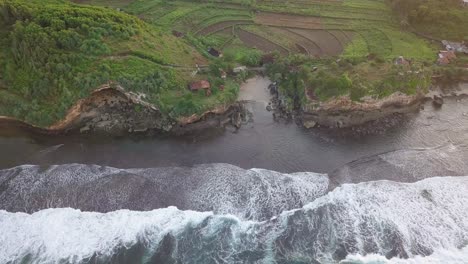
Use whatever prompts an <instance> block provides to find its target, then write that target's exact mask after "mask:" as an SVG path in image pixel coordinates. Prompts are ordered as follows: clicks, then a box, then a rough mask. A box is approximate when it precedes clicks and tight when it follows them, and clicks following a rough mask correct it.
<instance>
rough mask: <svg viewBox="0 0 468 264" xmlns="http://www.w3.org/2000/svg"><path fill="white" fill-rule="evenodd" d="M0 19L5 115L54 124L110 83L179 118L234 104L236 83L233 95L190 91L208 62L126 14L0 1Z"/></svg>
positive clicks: (54, 0) (57, 0) (56, 0)
mask: <svg viewBox="0 0 468 264" xmlns="http://www.w3.org/2000/svg"><path fill="white" fill-rule="evenodd" d="M0 15H1V16H0V23H1V28H2V30H1V31H0V39H1V42H0V45H1V49H0V50H1V52H0V58H1V61H0V84H2V85H0V114H1V115H8V116H13V117H18V118H20V119H23V120H25V121H28V122H31V123H34V124H37V125H42V126H46V125H50V124H52V123H54V122H56V121H58V120H59V119H61V118H63V117H64V115H65V113H66V111H67V110H68V109H69V108H70V107H71V105H72V104H73V103H75V102H76V101H77V100H78V99H80V98H83V97H86V96H88V95H89V93H90V92H91V91H92V90H93V89H95V88H97V87H98V86H100V85H102V84H104V83H107V82H109V81H117V82H118V83H120V84H122V85H123V86H124V87H125V88H126V89H128V90H131V91H135V92H143V93H145V94H146V95H147V99H148V101H150V102H151V103H153V104H155V105H157V106H159V107H160V108H161V110H162V111H164V112H165V113H166V114H169V115H172V116H174V117H177V116H179V115H191V114H193V113H201V112H203V111H206V110H207V109H209V108H210V107H213V105H216V104H221V103H227V102H230V101H232V100H234V99H235V98H233V96H232V95H231V94H232V93H235V91H236V87H235V86H236V84H234V83H229V84H228V85H227V89H226V90H227V91H228V92H229V93H228V94H224V93H216V92H215V93H214V95H213V96H211V97H209V98H206V97H202V96H198V95H192V94H191V92H190V91H188V90H187V88H186V87H187V83H188V81H190V80H191V78H192V77H191V72H192V71H194V70H195V64H206V59H205V58H203V57H202V56H201V55H200V54H199V53H197V52H196V51H195V50H194V49H193V48H192V47H190V46H189V45H187V43H186V42H185V41H183V40H181V39H178V38H176V37H174V36H172V35H171V34H168V33H166V32H165V31H163V30H161V29H158V28H156V27H154V26H151V25H148V24H146V23H144V22H143V21H141V20H139V19H137V18H136V17H133V16H130V15H127V14H125V13H122V12H118V11H115V10H112V9H107V8H102V7H91V6H85V5H76V4H72V3H69V2H68V1H65V0H47V1H39V0H34V1H25V0H24V1H23V0H1V1H0ZM178 65H180V66H178ZM202 77H203V76H200V78H202ZM3 86H4V87H3ZM191 96H193V102H192V104H193V107H190V108H188V107H184V108H183V110H181V106H180V103H179V99H180V98H188V97H191Z"/></svg>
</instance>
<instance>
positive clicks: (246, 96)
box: [238, 76, 271, 104]
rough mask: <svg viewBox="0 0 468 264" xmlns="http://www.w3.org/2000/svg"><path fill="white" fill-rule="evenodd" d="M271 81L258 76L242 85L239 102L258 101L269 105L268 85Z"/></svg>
mask: <svg viewBox="0 0 468 264" xmlns="http://www.w3.org/2000/svg"><path fill="white" fill-rule="evenodd" d="M270 84H271V81H270V80H269V79H267V78H264V77H260V76H256V77H253V78H251V79H248V80H247V81H246V82H245V83H243V84H242V85H241V88H240V92H239V99H238V100H239V101H256V102H264V103H265V104H268V102H269V101H270V92H269V91H268V85H270Z"/></svg>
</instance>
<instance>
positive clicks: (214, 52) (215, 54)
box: [208, 48, 223, 58]
mask: <svg viewBox="0 0 468 264" xmlns="http://www.w3.org/2000/svg"><path fill="white" fill-rule="evenodd" d="M208 53H209V54H210V55H211V56H213V57H216V58H221V57H223V53H221V51H219V50H217V49H214V48H209V49H208Z"/></svg>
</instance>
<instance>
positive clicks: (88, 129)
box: [80, 126, 91, 134]
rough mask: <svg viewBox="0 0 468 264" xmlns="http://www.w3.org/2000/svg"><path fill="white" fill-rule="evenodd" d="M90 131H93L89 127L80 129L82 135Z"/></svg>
mask: <svg viewBox="0 0 468 264" xmlns="http://www.w3.org/2000/svg"><path fill="white" fill-rule="evenodd" d="M89 131H91V128H90V127H89V126H85V127H82V128H80V133H81V134H84V133H87V132H89Z"/></svg>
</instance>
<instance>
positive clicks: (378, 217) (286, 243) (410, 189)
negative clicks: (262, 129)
mask: <svg viewBox="0 0 468 264" xmlns="http://www.w3.org/2000/svg"><path fill="white" fill-rule="evenodd" d="M467 190H468V177H444V178H430V179H425V180H423V181H420V182H416V183H396V182H390V181H377V182H367V183H360V184H346V185H343V186H341V187H338V188H336V189H335V190H334V191H332V192H330V193H328V194H327V195H325V196H322V197H320V198H318V199H316V200H315V201H313V202H311V203H309V204H307V205H306V206H304V207H303V208H302V209H296V210H292V211H287V212H283V213H282V214H281V215H279V216H277V217H276V218H272V219H271V220H267V221H261V222H259V221H244V220H241V219H239V218H238V217H235V216H231V215H215V214H213V213H202V212H194V211H181V210H178V209H176V208H174V207H169V208H165V209H158V210H154V211H148V212H135V211H128V210H120V211H115V212H110V213H106V214H102V213H91V212H81V211H79V210H75V209H47V210H43V211H40V212H37V213H34V214H24V213H9V212H6V211H0V263H5V262H10V261H11V262H20V261H22V260H24V259H26V258H25V256H27V255H28V254H29V255H30V256H31V259H33V260H34V261H32V262H33V263H55V262H58V261H63V260H65V261H67V262H79V261H81V260H85V259H87V258H90V257H91V256H92V255H93V254H95V253H96V254H99V255H101V256H111V255H113V254H116V251H118V250H119V247H122V246H125V247H126V248H130V247H132V246H133V245H135V244H137V243H140V244H143V245H144V246H146V247H147V248H146V249H145V250H147V251H148V255H151V254H154V252H155V251H157V248H158V247H160V246H161V244H160V242H161V241H165V240H163V239H166V238H165V237H166V235H167V234H170V235H171V236H172V237H173V240H174V242H170V241H169V240H168V241H169V242H168V243H167V244H166V247H167V250H163V251H164V252H163V253H164V254H166V255H164V254H163V257H164V258H174V259H177V260H179V261H180V262H181V263H211V261H212V259H217V260H219V261H220V262H223V261H224V262H227V263H269V262H268V261H269V260H272V259H275V261H277V263H282V261H283V262H284V261H285V260H288V261H289V260H295V259H299V260H301V261H309V262H312V261H314V260H318V261H320V262H322V263H336V262H339V259H340V257H336V256H337V255H340V251H343V252H345V253H349V254H354V255H348V258H347V259H346V261H348V262H349V263H379V264H380V263H382V264H387V263H388V264H394V263H395V264H400V263H410V264H413V263H430V264H435V263H437V264H439V263H440V264H443V263H457V262H456V261H459V262H458V263H466V262H463V260H464V259H465V256H466V253H467V249H466V247H465V248H463V247H464V246H466V245H467V243H468V191H467ZM171 239H172V238H171ZM161 243H162V242H161ZM171 243H172V244H171ZM454 248H462V249H461V250H459V251H453V249H454ZM337 252H338V253H337ZM371 253H373V254H380V255H372V254H371ZM389 253H390V254H391V256H392V257H394V258H392V259H391V260H386V259H385V257H383V255H387V256H388V254H389ZM161 254H162V253H161ZM358 254H360V255H358ZM402 254H403V255H406V256H407V257H408V259H398V258H395V256H400V257H404V256H402ZM420 255H426V257H423V256H420ZM195 257H196V258H195ZM359 261H360V262H359ZM443 261H445V262H443ZM448 261H450V262H448ZM348 262H342V263H348ZM458 263H457V264H458Z"/></svg>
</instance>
